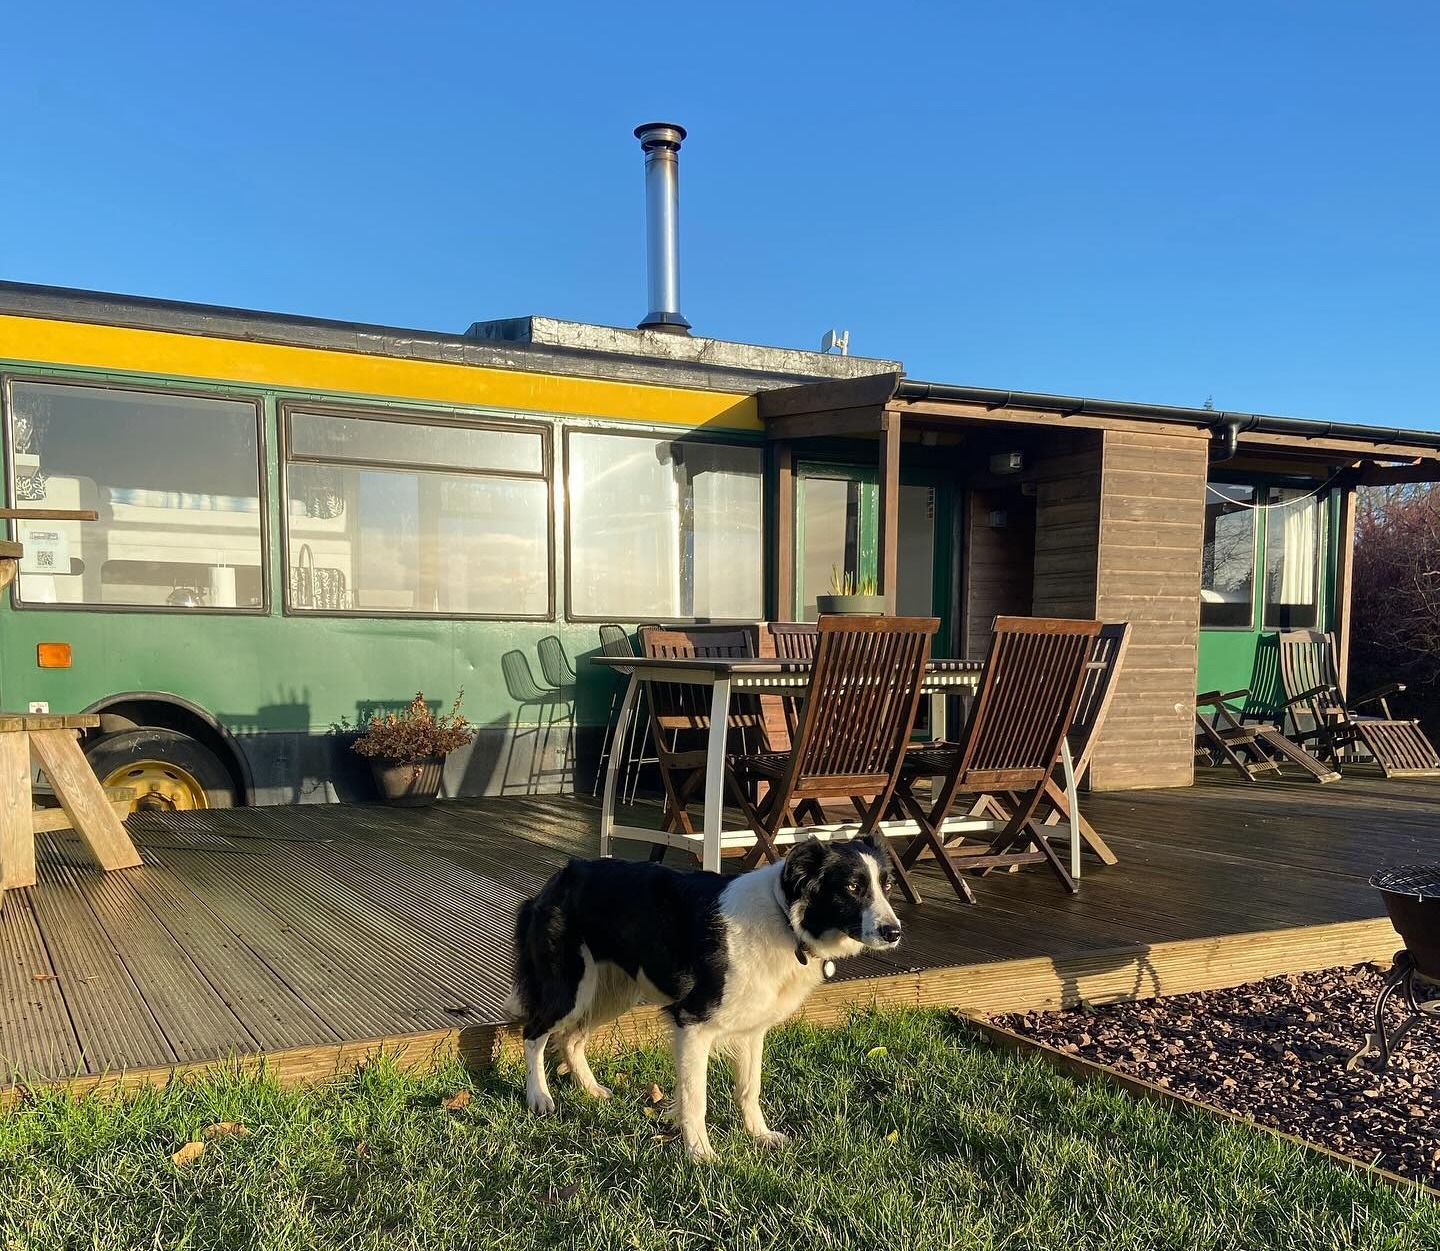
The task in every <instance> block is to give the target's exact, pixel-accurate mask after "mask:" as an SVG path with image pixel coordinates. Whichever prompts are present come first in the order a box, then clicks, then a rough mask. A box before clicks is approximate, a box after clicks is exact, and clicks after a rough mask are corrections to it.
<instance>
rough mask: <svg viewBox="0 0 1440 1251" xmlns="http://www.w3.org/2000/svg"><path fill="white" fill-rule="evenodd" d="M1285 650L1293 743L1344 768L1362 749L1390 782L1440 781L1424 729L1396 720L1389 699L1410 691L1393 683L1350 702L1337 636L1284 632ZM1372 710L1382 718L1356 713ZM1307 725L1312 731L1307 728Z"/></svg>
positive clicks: (1439, 765) (1439, 761)
mask: <svg viewBox="0 0 1440 1251" xmlns="http://www.w3.org/2000/svg"><path fill="white" fill-rule="evenodd" d="M1279 647H1280V680H1281V683H1282V684H1283V686H1284V688H1285V711H1286V713H1287V714H1288V715H1289V719H1290V724H1291V727H1292V737H1293V738H1295V739H1296V740H1297V741H1298V742H1299V743H1300V745H1301V746H1302V747H1306V746H1309V745H1310V744H1311V743H1313V744H1315V746H1316V749H1317V752H1318V753H1319V754H1320V755H1322V756H1324V757H1325V758H1326V759H1328V760H1331V761H1333V762H1335V763H1337V764H1338V763H1340V762H1341V760H1342V757H1343V754H1344V753H1346V752H1348V751H1353V750H1354V748H1355V747H1356V746H1357V745H1358V746H1359V747H1362V748H1363V749H1364V750H1366V751H1368V752H1369V753H1370V755H1371V756H1372V757H1374V759H1375V763H1376V764H1378V765H1379V766H1380V769H1381V771H1382V772H1383V773H1384V774H1385V776H1386V777H1387V778H1418V777H1435V776H1437V775H1440V755H1437V754H1436V752H1435V747H1434V745H1433V744H1432V743H1431V742H1430V740H1429V739H1428V738H1426V737H1425V733H1424V731H1423V730H1421V728H1420V723H1419V722H1418V721H1416V720H1413V719H1412V720H1403V719H1399V718H1396V717H1394V716H1392V715H1391V712H1390V704H1389V702H1388V701H1389V697H1390V696H1391V695H1398V694H1400V692H1401V691H1403V690H1404V689H1405V687H1404V685H1403V684H1402V683H1400V682H1390V683H1387V684H1386V685H1385V686H1382V687H1380V688H1379V689H1378V690H1374V691H1370V692H1368V693H1367V694H1365V695H1362V696H1361V697H1360V698H1358V699H1353V700H1347V699H1346V698H1345V692H1344V690H1343V689H1342V688H1341V686H1340V675H1339V672H1338V670H1337V669H1336V667H1335V638H1334V636H1333V635H1330V634H1321V633H1319V632H1318V631H1316V630H1282V631H1280V641H1279ZM1368 707H1376V708H1379V710H1380V715H1379V716H1376V715H1374V714H1373V713H1371V714H1365V713H1357V712H1355V711H1354V710H1355V709H1358V708H1368ZM1304 719H1308V721H1309V724H1308V725H1306V724H1302V720H1304ZM1282 728H1283V727H1282Z"/></svg>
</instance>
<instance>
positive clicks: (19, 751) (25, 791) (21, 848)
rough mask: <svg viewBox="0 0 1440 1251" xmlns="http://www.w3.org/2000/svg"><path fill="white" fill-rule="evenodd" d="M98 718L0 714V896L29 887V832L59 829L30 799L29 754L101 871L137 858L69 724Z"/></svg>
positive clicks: (81, 725)
mask: <svg viewBox="0 0 1440 1251" xmlns="http://www.w3.org/2000/svg"><path fill="white" fill-rule="evenodd" d="M99 724H100V718H99V717H98V716H95V715H93V714H91V713H80V714H76V715H74V716H60V715H47V714H34V713H3V712H0V896H3V894H4V892H5V890H6V889H8V888H10V887H20V886H33V885H35V834H36V832H37V831H38V830H53V829H63V828H65V827H64V825H63V824H61V823H60V822H58V821H56V820H54V819H53V816H52V815H51V814H50V813H47V812H46V811H45V810H44V809H36V808H34V807H33V805H32V802H31V798H30V765H31V761H32V760H33V761H34V763H35V764H37V765H39V766H40V768H41V769H42V770H44V773H45V776H46V777H47V778H48V779H49V781H50V786H51V789H52V790H54V792H55V797H56V799H58V800H59V801H60V807H61V808H62V809H63V810H64V814H65V822H66V823H68V825H69V826H70V827H71V828H73V829H74V830H75V832H76V833H77V834H79V835H80V837H81V838H82V839H84V840H85V842H86V844H87V845H88V846H89V848H90V853H91V855H93V856H94V857H95V861H96V863H97V864H99V866H100V867H101V868H102V869H130V868H134V867H135V866H136V865H138V864H140V863H141V861H140V853H139V852H138V851H136V850H135V844H134V843H132V842H131V841H130V836H129V835H128V834H126V833H125V827H124V826H123V825H121V824H120V818H119V816H117V815H116V812H115V809H114V807H113V806H112V804H111V800H110V797H109V796H107V795H106V793H105V788H104V787H102V786H101V785H100V779H99V778H97V777H96V776H95V773H94V770H92V769H91V768H90V764H89V762H88V761H87V760H86V759H85V755H84V753H83V752H82V751H81V750H80V744H79V742H78V741H77V739H76V737H75V732H76V731H77V730H92V729H95V728H97V727H98V726H99Z"/></svg>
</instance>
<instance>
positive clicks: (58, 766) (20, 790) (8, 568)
mask: <svg viewBox="0 0 1440 1251" xmlns="http://www.w3.org/2000/svg"><path fill="white" fill-rule="evenodd" d="M17 519H19V520H42V521H46V520H68V521H94V520H95V519H96V513H95V512H94V511H93V510H89V509H53V508H0V521H9V520H17ZM23 555H24V548H23V546H22V545H21V544H20V543H17V542H15V541H14V540H12V539H0V591H3V590H4V589H5V588H6V587H8V586H9V585H10V583H11V582H13V581H14V580H15V575H16V573H17V572H18V570H19V566H20V558H21V557H22V556H23ZM99 725H100V718H99V717H98V716H97V715H95V714H94V713H72V714H60V713H26V712H3V711H0V900H3V898H4V894H5V891H6V890H8V889H10V888H12V887H16V888H18V887H22V886H33V885H35V881H36V873H35V835H36V834H40V833H44V832H48V831H56V830H65V829H73V830H74V831H75V832H76V833H77V834H79V835H80V837H81V838H82V839H83V840H84V841H85V843H86V845H87V846H88V847H89V848H90V854H91V855H93V856H94V857H95V862H96V863H97V864H98V865H99V866H100V867H101V868H102V869H130V868H134V867H135V866H136V865H138V864H140V863H141V861H140V853H139V852H138V851H136V849H135V844H134V843H133V842H131V841H130V836H129V835H128V834H126V833H125V827H124V826H123V825H121V824H120V821H121V812H122V811H123V810H124V809H125V808H126V807H128V805H129V803H130V801H131V800H132V799H133V798H134V795H133V792H131V791H129V790H127V789H125V788H120V787H112V788H109V789H108V790H107V789H106V788H105V787H103V786H101V784H100V779H99V778H97V777H96V776H95V773H94V770H92V769H91V768H90V764H89V762H88V761H87V760H86V759H85V754H84V753H83V752H82V751H81V750H80V742H79V740H78V738H77V737H76V735H77V733H78V732H79V731H81V730H93V729H98V728H99ZM32 763H33V764H34V765H35V766H38V767H39V769H40V770H41V771H42V772H43V773H44V775H45V777H46V778H47V779H48V781H49V783H50V789H51V791H52V792H53V794H54V797H55V800H56V801H57V802H58V804H59V811H57V810H56V809H55V808H54V807H53V806H51V807H46V806H44V805H39V804H37V803H36V802H35V797H34V795H33V793H32V789H31V785H30V778H31V773H30V770H31V765H32Z"/></svg>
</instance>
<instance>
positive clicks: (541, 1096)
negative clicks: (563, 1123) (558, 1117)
mask: <svg viewBox="0 0 1440 1251" xmlns="http://www.w3.org/2000/svg"><path fill="white" fill-rule="evenodd" d="M525 1102H526V1103H528V1104H529V1105H530V1111H532V1112H533V1113H535V1115H536V1116H554V1115H555V1100H554V1098H552V1097H551V1095H550V1092H549V1091H545V1090H527V1091H526V1092H525Z"/></svg>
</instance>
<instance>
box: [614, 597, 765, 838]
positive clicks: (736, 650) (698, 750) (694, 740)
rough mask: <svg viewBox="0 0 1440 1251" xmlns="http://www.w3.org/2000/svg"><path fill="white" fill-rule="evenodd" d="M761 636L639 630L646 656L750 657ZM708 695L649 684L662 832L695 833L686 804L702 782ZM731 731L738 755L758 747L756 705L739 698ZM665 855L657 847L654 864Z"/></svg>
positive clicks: (743, 631) (733, 631) (730, 630)
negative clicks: (662, 802)
mask: <svg viewBox="0 0 1440 1251" xmlns="http://www.w3.org/2000/svg"><path fill="white" fill-rule="evenodd" d="M758 637H759V634H758V631H757V630H756V629H755V628H746V627H744V626H687V627H684V628H679V627H677V628H673V629H672V628H669V627H665V626H641V627H640V651H641V654H642V655H645V656H649V657H666V658H689V657H724V656H736V657H747V656H754V655H755V653H756V650H757V648H756V641H757V639H758ZM709 695H710V692H709V691H708V689H706V688H704V687H701V686H694V685H690V684H687V683H684V682H647V683H646V684H645V702H646V705H647V707H648V708H649V713H650V729H651V738H652V739H653V742H654V750H655V756H656V761H657V764H658V767H659V770H660V785H661V786H662V787H663V788H664V791H665V815H664V819H663V820H662V822H661V825H660V828H661V829H662V830H664V831H673V830H679V831H680V832H681V833H683V834H694V833H695V826H694V823H693V822H692V821H691V820H690V811H689V806H690V804H691V803H692V802H693V801H694V800H695V799H696V798H697V797H698V794H699V791H700V788H701V787H702V786H703V785H704V783H705V764H706V760H707V747H706V739H707V737H708V735H709V730H710V699H709ZM729 730H730V731H732V732H738V733H739V735H740V736H741V738H742V750H743V749H744V748H747V747H751V746H759V742H758V738H757V736H759V735H763V731H764V723H763V719H762V716H761V713H760V707H759V703H758V701H757V700H755V699H754V698H753V697H750V696H737V697H736V698H735V700H734V701H733V703H732V705H731V712H730V718H729ZM664 855H665V844H664V843H656V844H655V846H654V848H653V849H652V850H651V852H650V858H651V859H652V860H659V859H661V858H662V857H663V856H664Z"/></svg>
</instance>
